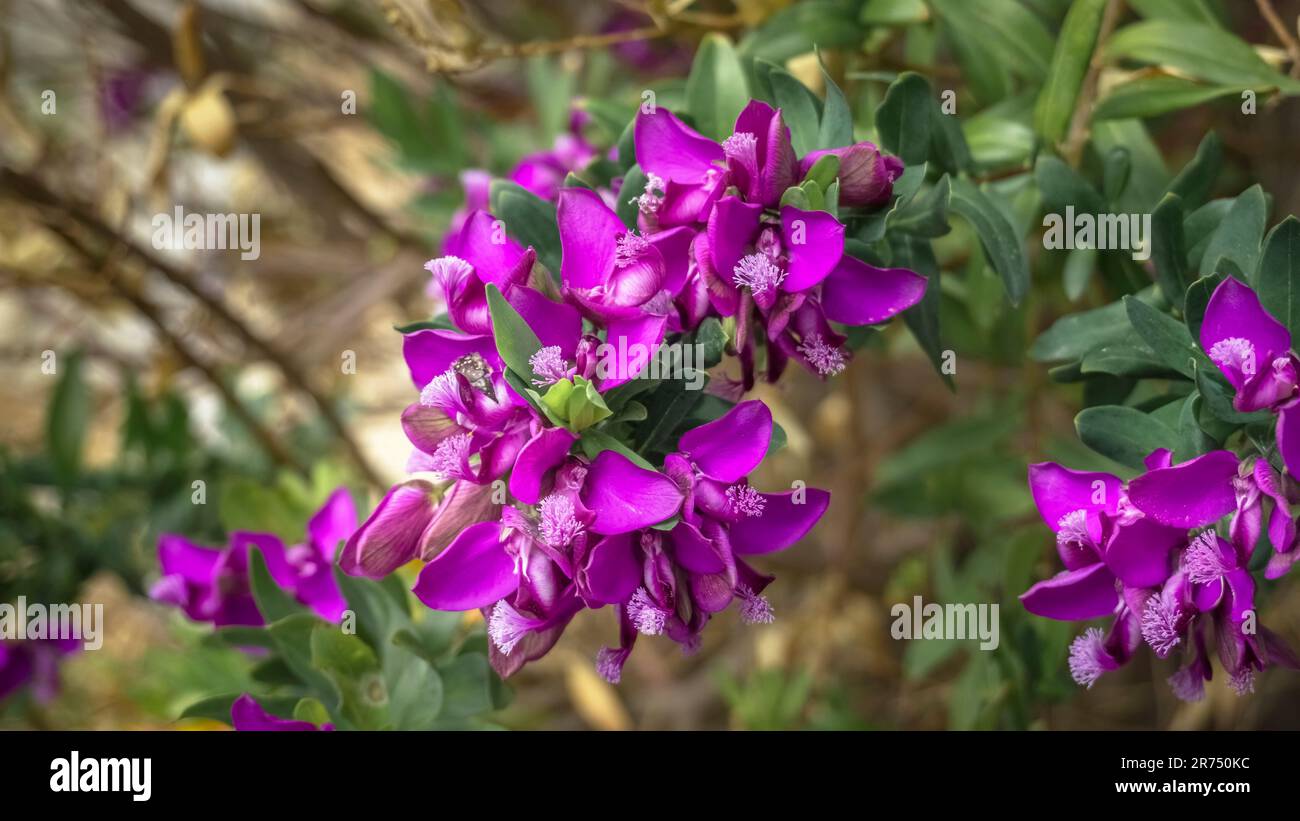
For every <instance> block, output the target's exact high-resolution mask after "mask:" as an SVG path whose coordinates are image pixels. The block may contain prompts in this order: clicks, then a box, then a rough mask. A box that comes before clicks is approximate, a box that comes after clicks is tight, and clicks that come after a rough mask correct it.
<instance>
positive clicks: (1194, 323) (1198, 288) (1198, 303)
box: [1183, 274, 1223, 340]
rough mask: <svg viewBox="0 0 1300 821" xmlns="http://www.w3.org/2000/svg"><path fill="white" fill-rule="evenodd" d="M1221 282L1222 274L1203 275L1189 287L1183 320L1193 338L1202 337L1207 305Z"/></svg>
mask: <svg viewBox="0 0 1300 821" xmlns="http://www.w3.org/2000/svg"><path fill="white" fill-rule="evenodd" d="M1221 282H1223V276H1222V275H1220V274H1212V275H1210V276H1208V277H1201V278H1200V279H1198V280H1196V281H1195V282H1193V283H1192V284H1191V285H1189V286H1188V287H1187V295H1186V296H1185V297H1183V321H1184V322H1185V323H1186V324H1187V332H1188V333H1190V334H1191V335H1192V339H1197V340H1199V339H1200V338H1201V321H1202V320H1203V319H1204V318H1205V306H1206V305H1208V304H1209V303H1210V297H1211V296H1213V295H1214V289H1215V288H1218V287H1219V283H1221Z"/></svg>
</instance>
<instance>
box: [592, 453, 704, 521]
mask: <svg viewBox="0 0 1300 821" xmlns="http://www.w3.org/2000/svg"><path fill="white" fill-rule="evenodd" d="M581 498H582V502H583V504H585V505H586V506H587V507H588V508H589V509H590V510H591V511H592V513H594V514H595V515H596V518H595V519H594V520H593V521H592V523H591V526H590V529H591V531H592V532H593V533H600V534H603V535H606V536H612V535H615V534H618V533H629V532H631V531H633V530H640V529H641V528H643V527H650V526H651V525H656V524H658V523H659V522H662V521H664V520H666V519H669V518H671V517H673V516H674V515H676V513H677V511H678V510H679V509H680V508H681V506H682V493H681V491H680V490H679V489H678V488H677V485H676V484H674V483H673V481H672V480H671V479H669V478H668V477H667V476H664V475H663V474H662V473H659V472H658V471H654V470H646V469H645V468H642V467H638V466H637V465H636V464H634V463H633V462H632V461H631V460H630V459H628V458H627V457H626V456H624V455H622V454H621V453H618V452H616V451H612V450H605V451H601V452H600V454H598V455H597V456H596V458H595V459H594V460H593V461H592V463H591V466H590V467H589V468H588V469H587V477H586V481H585V482H584V483H583V486H582V494H581Z"/></svg>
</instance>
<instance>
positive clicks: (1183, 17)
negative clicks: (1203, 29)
mask: <svg viewBox="0 0 1300 821" xmlns="http://www.w3.org/2000/svg"><path fill="white" fill-rule="evenodd" d="M1128 4H1129V5H1130V6H1132V7H1133V10H1134V11H1136V12H1137V13H1138V14H1140V15H1142V16H1143V17H1146V18H1147V19H1165V20H1180V21H1183V22H1187V23H1208V24H1210V25H1215V26H1217V25H1219V18H1217V17H1215V16H1214V12H1213V11H1212V10H1211V9H1210V7H1209V5H1208V3H1207V2H1206V0H1128Z"/></svg>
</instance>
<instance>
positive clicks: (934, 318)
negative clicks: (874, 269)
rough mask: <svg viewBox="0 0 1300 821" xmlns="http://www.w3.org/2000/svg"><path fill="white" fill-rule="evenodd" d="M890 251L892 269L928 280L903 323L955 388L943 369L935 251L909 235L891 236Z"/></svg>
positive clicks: (938, 271)
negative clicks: (914, 274) (921, 276)
mask: <svg viewBox="0 0 1300 821" xmlns="http://www.w3.org/2000/svg"><path fill="white" fill-rule="evenodd" d="M889 247H890V250H891V251H892V253H893V258H892V259H891V260H890V263H891V264H892V265H894V266H895V267H901V268H908V269H910V270H913V271H915V272H917V273H918V274H921V275H923V276H925V277H926V279H927V280H928V281H927V282H926V285H925V296H923V297H921V301H920V302H918V303H916V304H915V305H913V306H912V307H910V308H908V309H907V310H906V311H904V312H903V322H904V323H906V325H907V329H908V330H909V331H911V332H912V336H913V337H915V338H916V342H917V344H918V345H920V346H921V350H923V351H925V354H926V357H927V358H928V359H929V360H930V364H931V365H933V366H934V370H935V372H936V373H938V374H939V376H940V377H941V378H942V379H943V380H944V382H946V383H947V384H948V387H949V388H952V386H953V381H952V374H949V373H944V368H943V362H944V360H943V357H944V346H943V335H942V331H941V327H940V321H939V313H940V312H939V306H940V286H939V283H940V276H941V272H940V268H939V262H938V260H936V259H935V256H934V247H933V246H932V245H931V244H930V242H929V241H928V240H925V239H922V238H921V237H918V236H915V235H909V234H890V235H889Z"/></svg>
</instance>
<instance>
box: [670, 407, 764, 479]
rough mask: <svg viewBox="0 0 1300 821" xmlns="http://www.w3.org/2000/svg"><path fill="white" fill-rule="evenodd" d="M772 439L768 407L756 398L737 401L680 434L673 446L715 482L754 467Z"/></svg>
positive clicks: (741, 474)
mask: <svg viewBox="0 0 1300 821" xmlns="http://www.w3.org/2000/svg"><path fill="white" fill-rule="evenodd" d="M771 441H772V411H771V410H769V409H768V407H767V405H765V404H763V402H762V401H760V400H758V399H751V400H749V401H748V402H741V403H740V404H739V405H736V406H735V407H734V408H732V409H731V410H729V411H727V412H726V413H725V414H723V415H722V416H720V417H718V418H717V419H714V420H713V421H712V422H706V423H704V424H703V425H700V426H699V427H696V428H692V429H691V430H688V431H686V433H684V434H682V438H681V440H680V441H679V442H678V443H677V449H678V450H680V451H682V452H683V453H686V454H689V455H690V458H691V461H693V462H694V463H695V464H696V465H697V466H698V467H699V469H700V470H701V471H703V472H704V473H705V474H706V475H708V476H710V477H712V478H714V479H717V480H718V481H719V482H726V483H728V484H729V483H731V482H736V481H739V480H740V479H742V478H744V477H745V476H747V475H748V474H749V472H750V471H752V470H753V469H754V468H756V467H758V465H759V463H760V462H762V461H763V457H764V456H765V455H766V454H767V448H768V445H769V444H770V443H771Z"/></svg>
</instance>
